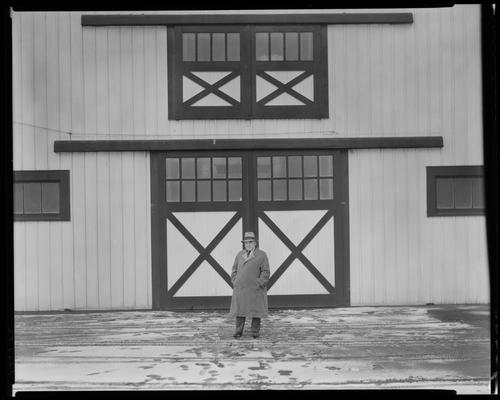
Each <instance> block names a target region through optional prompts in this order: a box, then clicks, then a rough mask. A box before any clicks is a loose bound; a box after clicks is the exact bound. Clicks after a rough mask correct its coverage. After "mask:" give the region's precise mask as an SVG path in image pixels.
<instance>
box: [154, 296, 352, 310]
mask: <svg viewBox="0 0 500 400" xmlns="http://www.w3.org/2000/svg"><path fill="white" fill-rule="evenodd" d="M330 301H331V295H323V294H302V295H274V296H272V295H268V297H267V302H268V306H269V308H270V309H272V308H293V307H300V308H308V307H311V308H312V307H325V304H328V303H329V302H330ZM230 305H231V296H214V297H201V296H200V297H173V298H171V299H170V300H169V307H168V309H169V310H172V311H175V310H178V311H180V310H183V311H185V310H192V311H197V310H207V309H209V310H210V309H211V310H214V309H222V310H227V311H228V312H229V307H230ZM349 306H350V304H349V302H348V301H345V300H344V301H342V300H341V299H338V300H335V305H334V306H331V305H329V306H327V307H330V308H331V307H349ZM153 308H154V309H158V308H155V307H153ZM270 311H271V310H270Z"/></svg>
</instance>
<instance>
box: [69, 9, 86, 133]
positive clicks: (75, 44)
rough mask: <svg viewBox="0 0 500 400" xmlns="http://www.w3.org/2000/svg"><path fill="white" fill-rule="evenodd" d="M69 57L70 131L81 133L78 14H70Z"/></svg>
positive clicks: (79, 25) (82, 105)
mask: <svg viewBox="0 0 500 400" xmlns="http://www.w3.org/2000/svg"><path fill="white" fill-rule="evenodd" d="M70 29H71V43H70V57H71V65H70V68H71V69H70V72H71V130H72V132H75V133H81V132H83V131H84V128H85V98H84V87H83V85H84V83H83V82H84V76H83V32H87V28H83V27H82V25H81V16H80V13H76V12H72V13H70Z"/></svg>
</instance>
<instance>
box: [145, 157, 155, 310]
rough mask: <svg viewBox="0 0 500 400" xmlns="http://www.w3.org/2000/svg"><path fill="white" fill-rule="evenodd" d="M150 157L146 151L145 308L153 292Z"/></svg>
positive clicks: (151, 301)
mask: <svg viewBox="0 0 500 400" xmlns="http://www.w3.org/2000/svg"><path fill="white" fill-rule="evenodd" d="M150 157H151V153H146V160H145V162H146V165H145V168H146V172H145V176H144V182H145V183H146V204H145V207H146V221H145V229H146V249H145V252H146V257H147V260H148V262H147V265H146V268H147V271H146V293H147V298H146V300H147V308H151V307H152V306H153V293H152V287H153V285H152V279H151V267H152V261H151V257H152V255H151V253H152V250H151V249H152V246H151V204H152V203H151V179H150V177H151V169H150V165H151V164H150ZM154 184H155V185H156V184H157V183H156V182H155V183H154Z"/></svg>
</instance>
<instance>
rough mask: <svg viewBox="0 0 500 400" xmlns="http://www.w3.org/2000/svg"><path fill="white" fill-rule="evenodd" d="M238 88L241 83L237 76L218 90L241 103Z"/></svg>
mask: <svg viewBox="0 0 500 400" xmlns="http://www.w3.org/2000/svg"><path fill="white" fill-rule="evenodd" d="M240 88H241V81H240V77H239V76H237V77H236V78H233V79H231V80H230V81H229V82H227V83H225V84H224V85H222V86H221V87H220V88H219V90H220V91H221V92H224V93H225V94H227V95H228V96H231V97H232V98H233V99H235V100H236V101H241V93H240Z"/></svg>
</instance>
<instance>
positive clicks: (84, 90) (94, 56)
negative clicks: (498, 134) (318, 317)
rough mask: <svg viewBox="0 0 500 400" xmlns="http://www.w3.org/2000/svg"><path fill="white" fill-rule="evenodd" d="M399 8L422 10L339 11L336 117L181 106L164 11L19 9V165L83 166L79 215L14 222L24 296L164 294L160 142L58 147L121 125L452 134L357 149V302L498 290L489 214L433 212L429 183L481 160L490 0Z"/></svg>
mask: <svg viewBox="0 0 500 400" xmlns="http://www.w3.org/2000/svg"><path fill="white" fill-rule="evenodd" d="M342 11H343V12H344V10H342ZM364 11H366V12H370V11H373V12H377V11H378V12H379V10H364ZM391 11H394V12H412V13H413V17H414V22H413V23H412V24H394V25H385V24H380V25H379V24H377V25H330V26H328V28H327V38H328V67H329V68H328V86H329V113H330V117H329V118H327V119H322V120H317V119H311V120H291V119H283V120H273V119H268V120H251V121H248V120H244V121H243V120H242V121H239V120H195V121H189V120H186V121H174V120H172V121H171V120H168V100H169V99H168V82H167V76H168V75H167V74H168V71H167V54H168V48H167V30H166V27H165V26H134V27H130V26H110V27H87V26H86V27H82V25H81V15H82V13H81V12H57V13H43V12H36V13H32V12H14V13H13V19H12V29H13V30H12V33H13V38H12V40H13V42H12V43H13V47H12V50H13V60H12V62H13V88H14V90H13V116H14V122H15V123H14V131H13V135H14V137H13V151H14V153H13V154H14V160H13V163H14V168H15V170H30V169H66V170H70V199H71V220H70V221H65V222H56V221H51V222H16V223H15V230H14V235H15V248H14V254H15V264H16V265H15V275H14V278H15V308H16V310H49V309H61V308H74V309H93V308H100V309H106V308H148V307H150V306H151V271H150V269H151V245H150V243H151V232H150V229H151V226H150V211H151V210H150V199H149V196H150V187H151V184H152V183H151V182H150V175H149V155H148V154H147V153H142V152H137V153H122V154H120V153H109V154H107V153H99V154H97V153H87V154H83V153H74V154H70V153H54V151H53V142H54V140H81V139H90V140H93V139H108V138H109V139H134V138H135V139H147V138H151V139H156V138H165V139H168V138H183V139H189V138H212V137H231V138H271V137H273V138H279V137H282V138H300V137H305V138H310V137H370V136H373V137H380V136H427V135H439V136H442V137H443V139H444V147H443V148H442V149H419V150H359V151H349V173H350V174H349V196H350V204H349V210H350V216H349V218H350V227H349V229H350V264H351V265H350V286H351V302H352V304H353V305H361V304H402V303H408V304H420V303H426V302H487V301H488V300H489V293H488V270H487V261H488V260H487V255H486V241H485V218H484V217H449V218H427V216H426V186H425V179H426V175H425V174H426V172H425V167H426V166H431V165H432V166H438V165H481V164H482V163H483V154H482V151H483V150H482V145H483V143H482V116H481V113H482V108H481V107H482V106H481V58H480V56H481V53H480V50H481V41H480V6H479V5H456V6H454V7H451V8H438V9H425V8H422V9H404V10H397V9H394V10H391ZM234 12H235V13H245V11H244V10H235V11H234ZM272 12H273V11H271V10H265V11H262V13H264V14H268V13H272ZM280 12H291V13H297V12H299V13H300V12H312V10H280ZM345 12H348V13H350V12H360V10H345ZM105 13H106V12H96V13H95V14H105ZM126 13H127V14H129V13H130V12H126ZM134 13H135V14H138V13H139V14H140V13H142V12H132V14H134ZM145 13H146V14H154V13H155V12H153V11H151V12H145ZM173 13H174V14H183V13H187V12H173ZM200 13H202V14H203V13H216V14H217V13H221V14H223V13H224V11H207V12H200ZM84 14H90V12H85V13H84ZM59 131H62V132H59Z"/></svg>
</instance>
